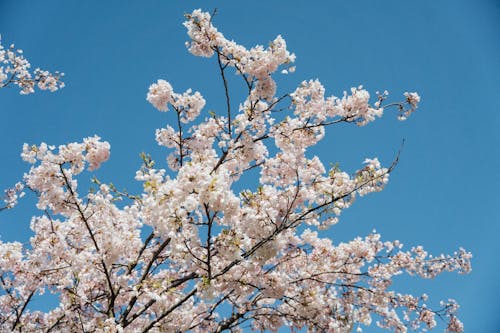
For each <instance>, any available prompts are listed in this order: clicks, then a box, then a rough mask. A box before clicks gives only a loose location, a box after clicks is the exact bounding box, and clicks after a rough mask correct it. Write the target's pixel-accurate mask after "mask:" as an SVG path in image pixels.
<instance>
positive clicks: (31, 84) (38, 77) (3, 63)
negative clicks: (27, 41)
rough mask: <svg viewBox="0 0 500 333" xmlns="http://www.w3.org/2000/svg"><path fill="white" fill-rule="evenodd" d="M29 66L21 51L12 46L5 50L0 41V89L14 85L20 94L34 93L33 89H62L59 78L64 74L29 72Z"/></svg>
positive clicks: (43, 71) (40, 70)
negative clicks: (19, 90)
mask: <svg viewBox="0 0 500 333" xmlns="http://www.w3.org/2000/svg"><path fill="white" fill-rule="evenodd" d="M30 68H31V64H30V63H29V61H28V60H27V59H26V58H24V56H23V51H22V50H18V49H16V48H15V46H14V44H11V45H10V47H8V48H5V47H4V46H3V45H2V41H1V39H0V88H4V87H7V86H9V85H16V86H18V87H19V88H20V89H21V94H23V95H26V94H31V93H33V92H35V87H38V88H39V89H41V90H50V91H52V92H54V91H56V90H58V89H60V88H63V87H64V83H63V82H62V81H61V77H62V76H64V73H59V72H55V73H54V74H52V73H50V72H48V71H46V70H42V69H40V68H36V69H35V70H34V71H32V72H31V71H30Z"/></svg>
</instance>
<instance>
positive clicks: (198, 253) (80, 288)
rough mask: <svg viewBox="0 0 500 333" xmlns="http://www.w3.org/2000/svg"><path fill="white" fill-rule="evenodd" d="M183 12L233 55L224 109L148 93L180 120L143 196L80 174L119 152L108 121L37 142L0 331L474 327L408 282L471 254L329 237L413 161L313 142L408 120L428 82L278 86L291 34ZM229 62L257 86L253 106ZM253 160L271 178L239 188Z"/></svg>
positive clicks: (165, 92) (192, 95) (195, 48)
mask: <svg viewBox="0 0 500 333" xmlns="http://www.w3.org/2000/svg"><path fill="white" fill-rule="evenodd" d="M184 25H185V27H186V28H187V32H188V35H189V38H190V40H189V42H188V43H187V47H188V50H189V52H191V53H192V54H193V55H196V56H201V57H212V58H214V59H215V60H216V65H217V66H218V70H219V71H220V79H221V82H222V83H221V86H223V87H224V92H225V98H226V100H225V108H224V110H223V111H221V112H203V111H202V110H203V108H204V106H205V99H204V98H203V97H202V95H201V94H200V93H199V92H193V91H192V90H190V89H189V90H187V91H186V92H183V93H179V92H176V91H175V90H174V88H173V87H172V85H171V84H170V83H169V82H167V81H165V80H162V79H159V80H158V81H157V82H156V83H153V84H152V85H151V86H150V88H149V92H148V94H147V100H148V101H149V102H150V103H151V104H152V105H153V106H154V107H155V108H156V109H158V110H159V111H161V112H173V113H174V114H175V115H176V119H177V121H176V123H175V124H172V126H170V125H167V126H166V127H164V128H161V129H158V130H157V131H156V140H157V142H158V144H159V145H161V146H165V147H166V148H168V151H169V153H168V157H167V158H166V159H167V164H168V167H169V168H170V171H167V170H165V169H161V168H156V167H155V163H154V161H153V160H152V159H151V157H150V156H148V155H146V154H143V155H142V160H143V165H142V167H141V168H140V170H138V171H137V173H136V176H135V178H136V179H137V180H138V181H140V182H142V184H143V189H144V190H143V192H142V193H140V194H136V195H133V194H130V193H127V192H125V191H120V190H119V189H117V188H116V187H115V186H113V185H111V184H105V183H103V182H101V181H99V180H98V179H97V178H93V183H94V187H95V190H94V191H90V192H89V193H82V191H80V190H79V189H78V178H77V176H78V175H79V174H81V173H82V172H84V170H85V169H87V170H89V171H93V170H96V169H97V168H99V166H100V165H101V164H102V163H103V162H105V161H106V160H107V159H108V158H109V156H110V144H109V143H108V142H106V141H102V140H101V139H100V138H99V137H98V136H94V137H88V138H85V139H83V140H82V141H81V142H75V143H69V144H66V145H61V146H59V147H57V148H56V147H55V146H51V145H47V144H45V143H42V144H40V145H28V144H25V145H24V147H23V151H22V158H23V159H24V160H25V161H26V162H28V163H31V164H32V166H31V169H30V170H29V172H28V173H27V174H26V175H25V177H24V179H23V181H22V182H20V183H19V184H17V185H16V186H15V187H14V188H13V189H10V190H8V191H7V192H6V197H5V201H6V205H7V206H6V208H12V207H13V206H14V205H15V203H16V200H17V198H18V196H19V195H20V193H21V192H22V191H23V187H25V189H26V190H29V191H32V192H34V193H36V195H37V198H38V202H37V208H38V209H39V210H40V214H39V215H38V216H34V217H33V218H32V220H31V229H32V230H33V236H32V237H31V239H30V245H29V246H23V245H22V244H21V243H19V242H0V283H1V284H0V327H1V331H2V332H10V331H16V332H187V331H191V332H224V331H229V332H241V331H243V330H245V329H246V328H251V329H253V330H257V331H263V330H269V331H277V330H278V329H279V328H281V327H289V328H290V329H291V330H297V329H301V328H305V329H306V330H307V331H308V332H352V331H357V332H360V331H362V329H363V327H369V326H371V325H374V324H376V325H378V326H379V327H382V328H387V329H389V330H393V331H395V332H406V331H407V330H420V329H423V330H425V329H432V328H433V327H435V326H436V322H437V321H438V320H444V321H445V322H446V323H447V324H446V325H447V331H449V332H462V331H463V325H462V323H461V322H460V321H459V319H458V318H457V316H456V312H457V309H458V305H457V304H456V303H455V302H454V301H453V300H448V301H446V302H442V303H441V307H439V308H431V307H429V306H428V305H426V303H427V298H428V297H427V295H425V294H424V295H416V296H415V295H410V294H403V293H398V292H396V291H393V290H392V289H391V283H392V281H393V279H394V278H395V277H396V276H397V275H399V274H403V273H405V274H409V275H414V276H418V277H422V278H433V277H435V276H437V275H438V274H440V273H442V272H445V271H456V272H458V273H468V272H469V271H470V269H471V267H470V258H471V254H470V253H468V252H466V251H465V250H464V249H459V250H458V251H457V252H456V253H454V254H452V255H439V256H432V255H429V254H428V253H427V252H426V251H425V250H424V249H423V248H422V247H421V246H416V247H413V248H411V249H409V250H404V249H403V246H402V244H401V243H400V242H399V241H383V240H382V239H381V236H380V235H379V234H377V233H372V234H369V235H367V236H365V237H358V238H356V239H354V240H352V241H350V242H347V243H334V242H333V241H332V240H331V239H329V238H325V237H324V236H321V234H322V233H323V230H325V229H328V228H331V227H332V226H333V225H335V224H336V223H337V222H338V221H339V216H340V214H341V212H342V211H343V210H344V209H346V208H348V207H350V206H351V205H352V204H353V203H354V200H355V198H356V197H361V196H364V195H366V194H369V193H371V192H377V191H380V190H382V189H383V188H384V186H385V185H386V184H387V182H388V179H389V174H390V173H391V171H392V170H393V169H394V167H395V166H396V164H397V161H398V158H396V159H395V160H394V161H393V162H392V163H391V164H390V165H389V166H387V167H383V166H382V165H381V163H380V162H379V161H378V160H377V158H368V159H366V160H365V161H364V164H363V166H362V167H361V168H360V169H359V170H357V171H355V172H354V173H351V174H350V173H347V172H345V171H343V170H341V169H340V168H339V167H338V166H333V167H331V168H329V169H328V168H326V167H325V166H324V164H323V163H322V161H321V160H320V159H319V157H317V156H313V157H311V156H309V155H308V154H307V152H308V148H309V147H311V146H314V145H315V144H317V143H318V142H319V141H320V140H321V139H322V138H323V137H324V135H325V131H326V129H327V128H329V127H331V126H335V124H339V123H348V124H352V125H355V126H365V125H367V124H368V123H370V122H372V121H374V120H376V118H379V117H381V116H382V115H383V113H384V111H386V110H389V109H394V110H395V111H396V112H395V113H397V114H398V115H399V118H400V119H401V120H404V119H406V118H407V117H408V116H409V115H410V114H411V113H412V112H413V111H415V109H416V108H417V104H418V102H419V101H420V97H419V96H418V94H417V93H406V94H405V95H404V98H403V100H402V101H400V102H398V101H396V102H388V101H387V99H388V93H387V92H384V93H382V94H378V93H377V94H376V97H375V99H374V100H373V101H371V99H370V94H369V93H368V92H367V91H366V90H364V89H363V87H357V88H352V89H351V90H350V92H344V94H343V95H342V96H341V97H335V96H325V89H324V87H323V86H322V85H321V83H320V82H319V81H318V80H311V81H304V82H302V83H301V84H300V85H299V86H298V87H297V88H296V89H295V90H294V91H292V92H288V93H282V94H278V93H277V86H276V82H275V79H274V76H275V75H277V73H282V74H287V73H290V72H293V71H294V67H293V63H294V60H295V56H294V54H292V53H290V52H289V51H288V50H287V47H286V43H285V40H284V39H283V38H282V37H281V36H278V37H276V39H274V40H273V41H271V42H270V43H269V46H268V47H263V46H255V47H253V48H250V49H248V48H245V47H244V46H241V45H239V44H237V43H235V42H234V41H232V40H229V39H227V38H226V37H224V35H223V34H222V33H220V32H219V31H218V30H217V29H216V28H215V27H214V26H213V24H212V16H211V15H210V14H209V13H206V12H202V11H201V10H195V11H193V12H192V13H191V14H189V15H186V22H185V23H184ZM2 52H3V53H0V55H1V56H2V59H3V61H4V63H5V61H7V62H8V63H10V64H11V67H8V68H9V69H5V68H2V72H1V73H11V78H10V79H5V77H3V78H2V81H1V82H5V83H2V84H3V86H5V85H6V84H9V83H12V84H16V85H18V86H19V87H20V88H21V89H22V93H29V92H32V90H33V87H34V83H35V82H38V85H39V86H40V82H45V83H42V85H41V86H40V87H41V88H42V89H43V87H49V89H51V90H52V88H50V87H54V89H55V88H57V87H60V83H59V81H58V79H56V77H53V76H50V75H46V76H44V77H45V78H48V79H41V77H40V76H36V74H35V78H32V77H30V76H29V74H27V72H26V71H25V70H24V69H26V68H28V67H29V65H26V63H25V62H24V61H25V60H22V59H24V58H22V57H20V56H19V55H16V54H15V52H14V51H13V50H12V49H9V51H2ZM16 59H17V60H16ZM16 64H17V65H16ZM20 68H24V69H23V70H22V69H20ZM228 73H236V75H238V76H239V79H238V80H239V82H241V84H242V85H243V87H244V89H245V90H246V92H247V93H246V97H245V99H244V100H242V101H239V104H235V101H234V100H233V99H231V97H232V96H231V94H230V90H229V87H228V81H227V80H226V75H228ZM6 80H7V81H6ZM44 80H45V81H44ZM53 80H56V83H54V81H53ZM47 81H48V82H52V83H47ZM252 172H253V174H255V175H257V172H259V174H258V176H256V178H258V180H257V179H255V185H253V187H251V188H248V189H245V190H236V188H237V187H238V186H239V187H241V184H242V177H243V176H244V175H246V174H247V173H252ZM247 183H248V182H245V184H247ZM43 293H52V294H54V295H56V296H57V297H58V299H59V305H57V307H55V308H53V309H51V310H47V311H46V312H43V311H32V310H30V307H29V305H30V301H31V300H32V299H33V297H34V296H35V295H39V294H43Z"/></svg>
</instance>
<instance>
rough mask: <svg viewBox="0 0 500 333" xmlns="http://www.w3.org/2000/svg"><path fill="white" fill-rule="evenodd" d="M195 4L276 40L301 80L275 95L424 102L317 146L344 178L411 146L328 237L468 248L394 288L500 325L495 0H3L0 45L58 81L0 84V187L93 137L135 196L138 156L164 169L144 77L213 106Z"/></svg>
mask: <svg viewBox="0 0 500 333" xmlns="http://www.w3.org/2000/svg"><path fill="white" fill-rule="evenodd" d="M200 7H201V8H203V9H206V10H209V11H212V10H213V9H214V8H217V9H218V15H217V17H216V19H215V22H216V25H217V26H218V27H219V29H220V31H222V32H223V33H224V34H225V35H226V36H228V37H229V38H233V39H234V40H236V41H237V42H239V43H241V44H244V45H246V46H253V45H255V44H264V45H265V44H267V43H268V42H269V41H270V40H272V39H274V37H275V36H276V35H278V34H282V35H283V37H284V38H285V39H286V41H287V43H288V47H289V49H290V50H291V51H293V52H295V54H296V55H297V61H296V64H297V71H296V73H295V74H293V75H289V76H286V77H284V78H281V79H280V80H279V81H278V84H279V87H278V89H281V90H280V91H289V90H292V89H294V87H295V86H296V85H297V84H298V83H299V82H301V81H302V80H304V79H313V78H319V79H320V80H321V82H322V83H323V84H324V85H325V87H326V89H327V93H328V94H335V95H337V96H338V95H341V94H342V91H343V90H348V89H349V88H350V87H351V86H358V85H359V84H363V85H364V86H365V87H366V88H367V89H368V90H370V91H372V92H375V91H376V90H380V91H383V90H384V89H387V90H389V92H390V93H391V95H390V96H392V98H394V99H397V98H399V97H400V95H401V94H402V93H403V92H404V91H418V92H419V93H420V95H421V96H422V103H421V105H420V108H419V109H418V111H417V112H416V113H415V114H414V115H413V116H412V117H411V118H410V119H409V120H408V121H407V122H404V123H400V122H398V121H397V120H396V117H395V115H391V114H390V112H387V114H386V116H385V117H384V118H383V119H382V120H379V121H377V122H376V123H373V124H371V125H369V126H367V127H364V128H355V127H352V126H339V127H335V128H331V129H330V130H329V131H328V135H327V137H326V139H325V140H324V141H323V142H322V144H320V145H319V146H318V147H317V148H316V149H315V150H314V151H313V153H315V154H318V155H319V156H320V157H321V158H322V160H323V162H324V163H325V164H326V165H327V164H328V162H340V166H341V167H342V168H343V169H345V170H347V171H354V170H355V169H356V168H357V167H358V166H359V165H360V163H361V162H362V161H363V159H364V158H365V157H373V156H378V157H379V158H380V159H381V161H382V162H383V163H385V164H386V165H388V164H390V162H391V160H392V158H393V157H394V155H395V153H396V151H397V150H398V148H399V145H400V143H401V140H402V139H403V138H404V139H406V143H405V146H404V150H403V153H402V155H401V162H400V164H399V165H398V167H397V168H396V170H395V171H394V173H393V174H392V176H391V181H390V184H389V186H388V187H387V188H386V190H384V191H383V192H381V193H377V194H373V195H370V196H368V197H365V198H363V199H361V200H359V201H357V202H356V204H355V205H354V206H353V207H352V208H351V209H349V210H348V211H346V212H345V213H344V214H343V216H342V219H341V223H340V224H338V225H337V226H335V227H334V228H333V229H331V230H330V231H329V233H328V235H329V236H330V237H332V238H333V239H334V241H335V242H340V241H347V240H349V239H352V238H353V237H355V236H357V235H365V234H367V233H370V232H371V231H372V229H374V228H375V229H377V231H378V232H380V233H381V234H382V236H383V238H384V239H387V240H392V239H399V240H401V241H402V242H403V243H404V244H405V245H406V247H408V248H409V247H411V246H414V245H418V244H421V245H424V246H425V247H426V249H428V250H429V251H430V252H433V253H435V254H439V253H442V252H445V253H448V252H452V251H454V250H456V249H457V248H458V247H459V246H463V247H465V248H466V249H468V250H470V251H472V252H473V254H474V258H473V272H472V273H471V274H470V275H467V276H459V275H456V274H444V275H443V276H441V277H439V278H437V279H435V280H431V281H422V280H418V279H409V278H402V279H400V280H399V281H397V282H396V283H395V287H397V288H399V290H401V291H405V292H414V293H422V292H427V293H428V294H429V295H430V296H431V297H432V298H433V299H434V300H435V301H438V300H440V299H447V298H454V299H456V300H457V301H458V302H459V303H460V304H461V310H460V315H461V318H462V320H463V321H464V323H465V325H466V332H486V333H489V332H491V333H495V332H499V331H500V329H499V328H498V327H500V322H499V321H500V320H499V319H498V317H497V316H498V313H499V312H500V306H499V305H498V299H499V297H500V283H499V278H498V276H499V274H500V259H499V253H500V242H499V241H498V238H499V236H500V213H499V211H498V209H497V205H498V204H499V199H500V196H499V194H498V190H497V188H496V186H498V185H500V172H499V171H500V157H499V153H500V150H499V148H498V146H499V144H500V137H499V134H498V131H497V128H498V127H499V126H500V116H499V108H500V107H499V102H498V98H500V89H499V88H500V79H499V77H500V43H499V41H500V4H499V2H498V1H486V0H484V1H482V0H479V1H465V0H454V1H433V0H422V1H413V2H409V1H395V0H394V1H392V0H381V1H372V0H353V1H337V0H335V1H333V0H332V1H317V2H312V1H286V2H284V1H283V2H279V1H260V2H250V1H247V2H243V1H165V0H163V1H160V0H157V1H128V2H123V1H118V0H112V1H53V0H47V1H43V2H42V1H27V0H17V1H14V0H11V1H9V0H1V1H0V33H1V34H2V39H3V43H4V44H6V45H9V44H10V43H16V46H17V47H19V48H22V49H23V50H24V51H25V55H26V57H27V58H28V59H30V61H31V63H32V64H33V65H34V66H35V67H37V66H40V67H42V68H46V69H49V70H59V71H63V72H65V73H66V77H65V82H66V85H67V87H66V88H64V89H63V90H62V91H60V92H57V93H54V94H50V93H46V92H38V93H36V94H34V95H30V96H20V95H19V94H18V91H17V90H15V89H2V90H1V91H0V114H1V118H0V119H1V121H0V133H1V134H2V140H1V141H0V149H1V151H2V153H3V155H2V172H1V176H0V188H6V187H8V186H11V185H12V184H13V183H15V182H16V180H18V179H20V178H21V177H22V174H23V173H24V172H26V171H27V170H28V165H26V164H24V163H23V162H22V161H21V159H20V157H19V153H20V149H21V147H22V144H23V143H24V142H29V143H39V142H41V141H45V142H47V143H50V144H56V145H58V144H63V143H67V142H72V141H78V140H80V139H81V138H83V137H86V136H91V135H94V134H98V135H100V136H101V137H102V138H103V139H105V140H107V141H109V142H110V143H111V146H112V155H111V159H110V161H109V162H108V163H106V164H105V165H104V166H103V167H102V168H101V169H100V170H98V171H97V172H96V175H97V176H98V177H99V178H101V179H103V180H105V181H112V182H113V183H115V184H116V185H117V186H118V187H126V188H128V189H131V190H134V189H139V186H138V184H136V183H135V182H134V181H133V177H134V173H135V170H136V169H137V168H138V167H139V165H140V159H139V157H138V156H139V153H140V152H142V151H145V152H149V153H151V154H152V155H153V157H154V158H155V159H156V160H157V161H158V162H159V164H160V165H161V164H162V163H163V162H164V157H165V156H166V155H165V151H164V150H162V149H160V148H158V147H156V145H155V141H154V130H155V129H156V128H159V127H161V126H163V125H165V124H166V123H168V121H169V120H170V118H169V116H168V115H165V114H161V113H159V112H156V111H155V110H154V109H153V107H152V106H150V105H149V104H148V103H147V102H146V100H145V97H146V91H147V88H148V86H149V84H150V83H152V82H153V81H156V80H157V79H158V78H163V79H166V80H168V81H170V82H171V83H172V85H173V87H174V89H176V90H177V91H184V90H186V89H187V88H189V87H191V88H193V89H194V90H199V91H200V92H201V93H202V94H203V95H204V96H205V98H206V99H207V108H206V110H208V109H213V110H217V109H218V108H219V109H220V108H222V107H223V103H224V99H223V90H222V85H221V83H220V80H219V78H218V76H217V67H216V63H215V62H214V59H208V60H207V59H202V58H195V57H193V56H191V55H190V54H189V53H188V52H187V51H186V49H185V46H184V42H185V41H186V40H187V37H186V34H185V29H184V27H183V26H182V25H181V24H182V22H183V14H184V13H186V12H190V11H191V10H192V9H195V8H200ZM229 80H230V84H231V85H232V86H236V85H237V84H239V83H238V81H237V80H235V79H234V78H232V77H230V78H229ZM249 186H250V185H249ZM32 204H33V201H32V199H30V198H27V200H24V201H23V202H22V203H21V204H20V205H19V206H18V209H15V210H11V211H7V212H4V213H2V214H0V235H1V238H2V240H4V241H8V240H14V239H19V240H23V241H26V240H27V239H28V237H29V219H30V216H32V215H33V214H36V212H34V211H33V209H32ZM438 331H441V330H438Z"/></svg>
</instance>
